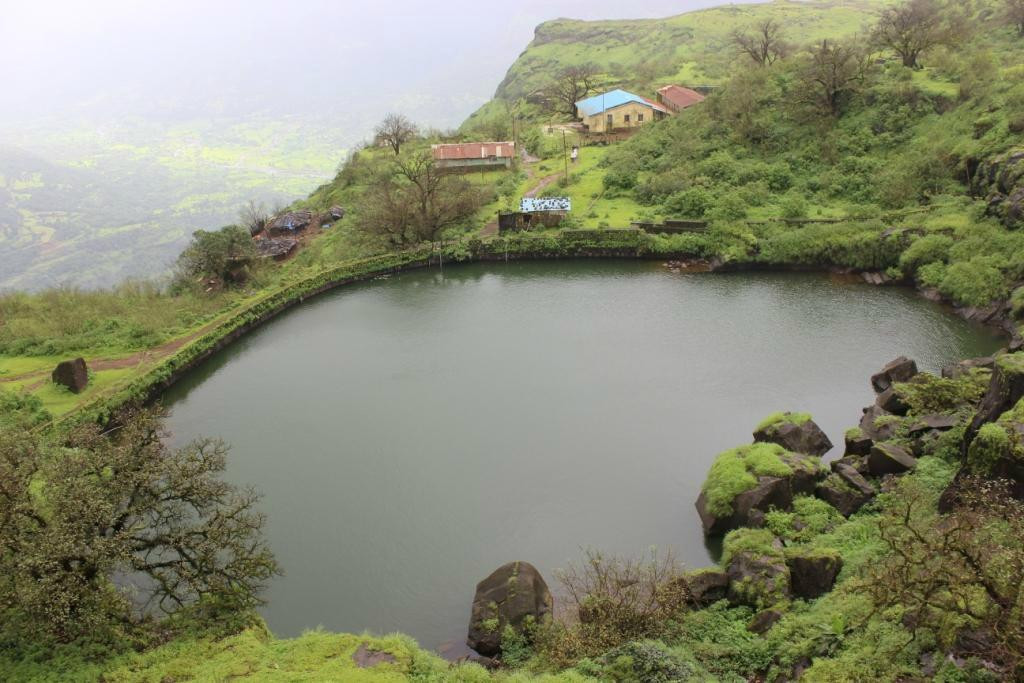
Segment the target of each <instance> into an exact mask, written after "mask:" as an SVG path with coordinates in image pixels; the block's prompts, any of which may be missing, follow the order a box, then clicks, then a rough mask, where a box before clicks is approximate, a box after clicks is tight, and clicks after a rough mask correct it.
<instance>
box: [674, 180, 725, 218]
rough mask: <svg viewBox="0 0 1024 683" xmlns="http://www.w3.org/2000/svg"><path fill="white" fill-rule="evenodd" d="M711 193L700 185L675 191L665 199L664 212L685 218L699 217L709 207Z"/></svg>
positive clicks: (711, 199) (711, 201)
mask: <svg viewBox="0 0 1024 683" xmlns="http://www.w3.org/2000/svg"><path fill="white" fill-rule="evenodd" d="M712 203H713V197H712V196H711V193H710V192H708V191H707V190H705V189H703V188H700V187H691V188H690V189H688V190H683V191H681V192H676V193H674V194H672V195H671V196H670V197H669V198H668V199H667V200H665V204H664V207H665V213H667V214H672V215H675V216H684V217H687V218H701V217H702V216H704V215H705V214H706V213H707V212H708V209H710V208H711V205H712Z"/></svg>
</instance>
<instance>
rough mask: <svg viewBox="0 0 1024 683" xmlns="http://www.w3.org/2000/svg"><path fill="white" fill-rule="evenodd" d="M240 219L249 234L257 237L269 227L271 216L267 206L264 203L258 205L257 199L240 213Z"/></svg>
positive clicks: (251, 200)
mask: <svg viewBox="0 0 1024 683" xmlns="http://www.w3.org/2000/svg"><path fill="white" fill-rule="evenodd" d="M238 218H239V220H240V221H241V224H242V227H244V228H248V229H249V234H250V235H254V236H255V235H258V234H260V233H261V232H263V229H264V228H266V227H267V221H269V220H270V214H269V213H267V207H266V206H264V205H263V204H262V203H257V202H256V200H255V199H250V200H249V203H248V204H246V205H245V206H243V207H242V208H241V210H240V211H239V212H238Z"/></svg>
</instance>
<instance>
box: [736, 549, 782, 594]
mask: <svg viewBox="0 0 1024 683" xmlns="http://www.w3.org/2000/svg"><path fill="white" fill-rule="evenodd" d="M726 574H728V576H729V602H731V603H733V604H735V605H749V606H751V607H755V608H764V607H771V606H772V605H775V604H777V603H779V602H782V601H784V600H788V599H789V598H790V597H791V595H792V594H791V592H790V588H789V567H788V566H787V565H786V560H785V558H783V557H782V556H781V554H762V553H757V552H753V551H746V550H744V551H740V552H738V553H736V554H735V555H734V556H733V557H732V559H730V561H729V566H728V567H727V568H726Z"/></svg>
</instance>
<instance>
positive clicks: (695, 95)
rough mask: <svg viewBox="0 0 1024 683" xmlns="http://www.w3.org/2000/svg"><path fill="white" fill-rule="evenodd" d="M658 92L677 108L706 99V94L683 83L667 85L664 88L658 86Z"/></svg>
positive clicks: (671, 105)
mask: <svg viewBox="0 0 1024 683" xmlns="http://www.w3.org/2000/svg"><path fill="white" fill-rule="evenodd" d="M658 94H660V95H661V98H662V99H663V100H665V102H667V103H668V104H669V106H670V107H673V108H675V109H686V108H687V107H689V106H690V105H692V104H697V103H698V102H703V101H704V96H703V95H701V94H700V93H699V92H697V91H696V90H691V89H690V88H684V87H683V86H681V85H666V86H665V87H664V88H658Z"/></svg>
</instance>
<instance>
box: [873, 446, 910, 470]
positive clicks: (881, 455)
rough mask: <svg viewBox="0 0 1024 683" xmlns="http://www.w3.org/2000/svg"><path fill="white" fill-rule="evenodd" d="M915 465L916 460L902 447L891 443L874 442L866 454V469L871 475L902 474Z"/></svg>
mask: <svg viewBox="0 0 1024 683" xmlns="http://www.w3.org/2000/svg"><path fill="white" fill-rule="evenodd" d="M916 466H917V460H915V459H914V456H912V455H911V454H910V453H907V451H905V450H904V449H903V448H900V447H899V446H897V445H896V444H892V443H876V444H875V445H874V446H873V447H872V448H871V454H870V455H868V471H870V472H871V474H872V476H875V477H881V476H882V475H885V474H902V473H903V472H907V471H909V470H912V469H914V468H915V467H916Z"/></svg>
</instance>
